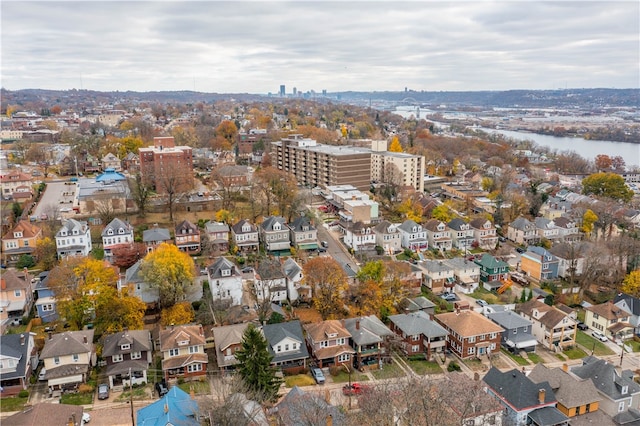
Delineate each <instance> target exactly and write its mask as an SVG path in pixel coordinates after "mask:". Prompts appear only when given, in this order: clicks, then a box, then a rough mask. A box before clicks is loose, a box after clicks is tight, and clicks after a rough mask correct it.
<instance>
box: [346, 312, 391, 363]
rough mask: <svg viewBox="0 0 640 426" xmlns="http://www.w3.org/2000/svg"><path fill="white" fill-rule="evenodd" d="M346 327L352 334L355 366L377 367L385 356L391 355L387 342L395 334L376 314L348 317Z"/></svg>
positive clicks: (351, 343)
mask: <svg viewBox="0 0 640 426" xmlns="http://www.w3.org/2000/svg"><path fill="white" fill-rule="evenodd" d="M344 327H345V328H346V329H347V331H348V332H349V334H351V337H350V339H349V344H350V345H351V347H352V348H353V349H354V350H355V355H354V360H353V367H354V368H370V369H376V368H378V366H379V365H380V364H381V363H382V357H383V356H391V353H390V352H389V348H388V346H387V343H388V340H389V338H390V337H391V336H393V335H394V334H393V332H392V331H391V330H389V328H388V327H387V326H386V325H384V323H383V322H382V321H380V319H378V317H376V316H375V315H369V316H363V317H358V318H347V319H345V320H344Z"/></svg>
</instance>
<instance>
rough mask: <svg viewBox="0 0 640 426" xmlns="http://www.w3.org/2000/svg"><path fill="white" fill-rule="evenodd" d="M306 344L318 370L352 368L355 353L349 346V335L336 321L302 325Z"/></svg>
mask: <svg viewBox="0 0 640 426" xmlns="http://www.w3.org/2000/svg"><path fill="white" fill-rule="evenodd" d="M303 328H304V329H305V331H306V343H307V348H308V349H309V352H310V353H311V356H313V358H314V359H315V360H316V362H317V364H318V366H319V367H320V368H323V367H329V366H331V365H347V366H348V367H349V368H351V367H353V355H354V354H355V352H356V351H354V350H353V348H352V347H351V346H349V339H350V338H351V333H349V331H348V330H347V329H346V328H345V327H344V325H343V324H342V323H341V322H340V321H338V320H325V321H321V322H315V323H310V324H304V325H303Z"/></svg>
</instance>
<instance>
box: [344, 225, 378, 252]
mask: <svg viewBox="0 0 640 426" xmlns="http://www.w3.org/2000/svg"><path fill="white" fill-rule="evenodd" d="M344 244H345V245H346V246H347V247H350V248H352V249H353V251H367V250H374V249H375V248H376V234H375V232H373V226H371V225H368V224H365V223H363V222H356V223H353V224H351V225H350V226H348V227H347V228H346V229H345V234H344Z"/></svg>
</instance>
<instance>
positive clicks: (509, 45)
mask: <svg viewBox="0 0 640 426" xmlns="http://www.w3.org/2000/svg"><path fill="white" fill-rule="evenodd" d="M0 7H1V12H2V13H1V15H0V16H1V21H0V24H1V28H2V30H1V36H2V49H1V50H2V53H1V68H0V71H1V77H2V87H4V88H6V89H9V90H19V89H29V88H34V89H63V90H64V89H74V88H75V89H88V90H99V91H115V90H120V91H126V90H132V91H165V90H194V91H199V92H217V93H256V94H266V93H272V94H274V95H278V94H280V90H281V85H282V86H284V87H286V88H287V92H288V94H291V93H292V92H293V88H294V87H295V88H296V90H297V91H298V92H302V93H305V92H307V91H315V92H316V93H322V91H323V90H327V91H328V92H338V91H348V90H353V91H403V90H405V88H408V89H409V90H417V91H420V90H425V91H475V90H510V89H533V90H535V89H557V88H595V87H606V88H638V87H640V71H639V68H638V64H639V63H640V51H639V49H638V45H639V43H640V35H639V34H640V2H637V1H627V0H624V1H612V2H610V1H573V0H564V1H559V0H557V1H553V2H544V1H535V0H511V1H497V2H494V1H484V0H482V1H481V0H477V1H458V2H436V1H427V0H424V1H409V2H391V1H374V2H369V1H358V0H355V1H351V2H313V1H300V2H295V3H282V2H271V1H258V2H248V1H229V2H223V1H199V2H196V1H183V2H171V1H139V2H125V1H69V2H59V1H14V0H5V1H3V2H2V3H1V5H0Z"/></svg>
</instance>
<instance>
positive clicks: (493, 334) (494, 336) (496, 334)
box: [490, 333, 498, 339]
mask: <svg viewBox="0 0 640 426" xmlns="http://www.w3.org/2000/svg"><path fill="white" fill-rule="evenodd" d="M490 336H491V339H495V338H496V337H498V333H491V335H490Z"/></svg>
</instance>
